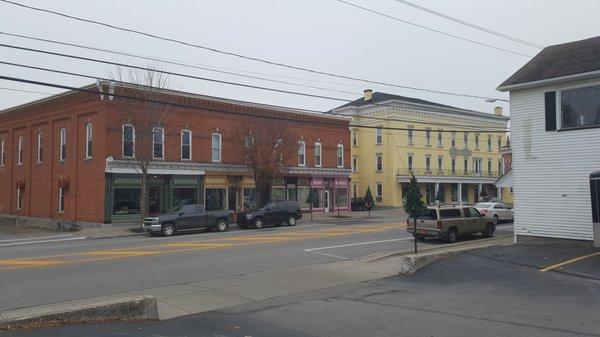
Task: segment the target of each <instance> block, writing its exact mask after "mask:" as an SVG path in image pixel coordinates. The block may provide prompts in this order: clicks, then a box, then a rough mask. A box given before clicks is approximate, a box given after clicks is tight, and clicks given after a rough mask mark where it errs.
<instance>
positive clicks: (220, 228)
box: [213, 219, 229, 232]
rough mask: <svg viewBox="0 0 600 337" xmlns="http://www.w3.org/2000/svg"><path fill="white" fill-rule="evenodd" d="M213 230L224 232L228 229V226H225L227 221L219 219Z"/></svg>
mask: <svg viewBox="0 0 600 337" xmlns="http://www.w3.org/2000/svg"><path fill="white" fill-rule="evenodd" d="M213 228H214V229H215V230H216V231H217V232H224V231H226V230H227V229H228V228H229V225H228V224H227V221H225V220H222V219H221V220H219V221H217V225H216V226H215V227H213Z"/></svg>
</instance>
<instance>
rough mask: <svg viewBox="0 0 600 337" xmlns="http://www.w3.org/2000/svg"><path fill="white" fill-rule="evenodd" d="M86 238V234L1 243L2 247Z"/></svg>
mask: <svg viewBox="0 0 600 337" xmlns="http://www.w3.org/2000/svg"><path fill="white" fill-rule="evenodd" d="M85 238H86V237H85V236H80V237H76V238H64V239H54V240H38V241H26V242H13V243H4V244H0V247H7V246H19V245H28V244H35V243H48V242H62V241H73V240H82V239H85Z"/></svg>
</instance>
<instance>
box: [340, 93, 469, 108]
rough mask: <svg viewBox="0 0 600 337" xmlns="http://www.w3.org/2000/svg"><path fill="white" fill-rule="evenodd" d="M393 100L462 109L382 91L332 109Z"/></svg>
mask: <svg viewBox="0 0 600 337" xmlns="http://www.w3.org/2000/svg"><path fill="white" fill-rule="evenodd" d="M394 100H397V101H404V102H408V103H415V104H426V105H431V106H437V107H440V108H445V109H448V108H449V109H459V110H464V109H461V108H457V107H454V106H450V105H444V104H439V103H435V102H431V101H426V100H424V99H418V98H412V97H406V96H400V95H392V94H386V93H384V92H374V93H373V98H372V99H371V100H369V101H367V102H365V98H364V97H361V98H359V99H357V100H355V101H352V102H350V103H346V104H344V105H342V106H339V107H337V108H335V109H334V110H337V109H342V108H347V107H351V106H355V107H359V106H363V105H369V104H376V103H382V102H388V101H394Z"/></svg>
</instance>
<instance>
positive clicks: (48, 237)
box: [0, 234, 73, 242]
mask: <svg viewBox="0 0 600 337" xmlns="http://www.w3.org/2000/svg"><path fill="white" fill-rule="evenodd" d="M65 236H73V234H61V235H50V236H37V237H36V236H34V237H28V238H21V239H8V240H0V242H11V241H25V240H38V239H39V240H42V239H53V238H62V237H65Z"/></svg>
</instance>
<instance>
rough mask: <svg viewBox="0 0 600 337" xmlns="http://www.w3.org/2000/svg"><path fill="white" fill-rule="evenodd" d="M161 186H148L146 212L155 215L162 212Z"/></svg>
mask: <svg viewBox="0 0 600 337" xmlns="http://www.w3.org/2000/svg"><path fill="white" fill-rule="evenodd" d="M163 211H164V210H163V209H162V188H161V187H157V186H150V187H148V214H150V215H157V214H161V213H163Z"/></svg>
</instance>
